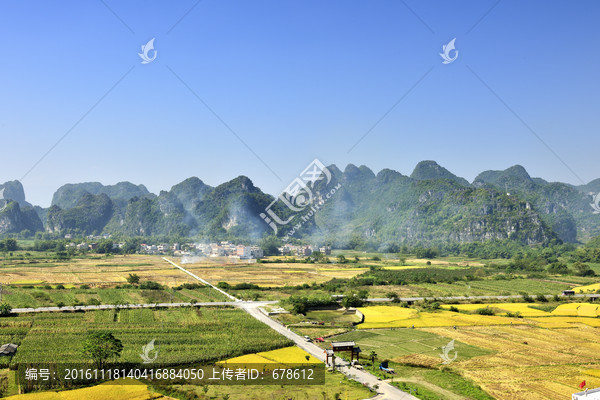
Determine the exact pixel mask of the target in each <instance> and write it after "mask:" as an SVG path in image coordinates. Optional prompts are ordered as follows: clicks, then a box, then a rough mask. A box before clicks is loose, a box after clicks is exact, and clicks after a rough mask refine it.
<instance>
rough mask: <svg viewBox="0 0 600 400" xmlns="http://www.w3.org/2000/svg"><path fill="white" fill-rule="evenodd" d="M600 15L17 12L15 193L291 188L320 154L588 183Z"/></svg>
mask: <svg viewBox="0 0 600 400" xmlns="http://www.w3.org/2000/svg"><path fill="white" fill-rule="evenodd" d="M599 19H600V3H599V2H597V1H591V0H590V1H577V2H573V1H548V0H543V1H527V2H523V1H509V0H500V1H497V0H490V1H487V0H486V1H484V0H471V1H416V0H405V1H404V2H403V1H402V0H390V1H387V0H376V1H375V0H370V1H367V0H362V1H355V0H350V1H349V0H330V1H322V0H303V1H291V0H290V1H280V0H270V1H262V0H229V1H216V0H202V1H199V2H198V1H197V0H190V1H187V0H186V1H184V0H180V1H166V0H156V1H151V2H150V1H134V0H128V1H116V0H104V2H103V1H100V0H85V1H81V0H73V1H60V2H59V1H27V0H24V1H18V2H17V1H2V2H0V59H1V64H0V68H1V71H2V73H1V74H0V90H1V92H0V93H1V95H0V139H1V142H0V143H1V144H0V149H1V152H0V154H1V159H2V163H1V167H0V182H4V181H7V180H12V179H21V178H23V177H24V179H23V180H22V182H23V184H24V186H25V191H26V195H27V198H28V200H29V201H30V202H32V203H34V204H39V205H42V206H48V205H49V204H50V201H51V197H52V194H53V192H54V191H55V190H56V189H57V188H58V187H59V186H61V185H62V184H64V183H76V182H85V181H99V182H102V183H104V184H114V183H116V182H119V181H124V180H128V181H131V182H133V183H136V184H139V183H143V184H145V185H146V186H147V187H148V189H149V190H151V191H153V192H155V193H157V192H158V191H159V190H168V189H169V188H170V187H171V186H172V185H174V184H176V183H178V182H180V181H182V180H183V179H185V178H188V177H190V176H198V177H199V178H200V179H202V180H203V181H204V182H206V183H208V184H210V185H217V184H220V183H222V182H225V181H227V180H230V179H232V178H234V177H236V176H238V175H242V174H243V175H247V176H248V177H250V178H251V179H252V180H253V181H254V183H255V184H256V185H257V186H259V187H260V188H262V189H263V190H265V191H266V192H269V193H271V194H277V193H279V192H280V191H281V189H283V188H284V187H285V186H287V184H288V183H289V182H290V181H291V180H292V179H293V178H294V177H295V176H297V175H298V173H299V172H300V171H302V170H303V169H304V167H305V166H306V165H308V164H309V163H310V161H311V160H313V159H314V158H319V159H320V160H321V161H323V162H324V163H325V164H336V165H337V166H338V167H340V168H341V169H343V168H344V167H345V166H346V164H348V163H353V164H355V165H361V164H364V165H367V166H368V167H370V168H371V169H373V170H374V171H375V172H376V173H377V172H378V171H379V170H381V169H383V168H391V169H395V170H397V171H400V172H401V173H403V174H407V175H408V174H410V173H411V172H412V169H413V168H414V166H415V164H416V163H417V162H419V161H421V160H425V159H432V160H436V161H437V162H438V163H440V164H441V165H443V166H444V167H446V168H448V169H449V170H450V171H452V172H454V173H455V174H457V175H459V176H463V177H465V178H466V179H468V180H469V181H472V180H473V178H474V177H475V176H476V175H477V174H478V173H479V172H481V171H484V170H488V169H504V168H507V167H509V166H511V165H514V164H521V165H523V166H524V167H525V168H526V169H527V170H528V171H529V173H530V174H531V175H532V176H541V177H543V178H545V179H547V180H552V181H563V182H569V183H573V184H581V182H580V181H579V179H578V178H577V177H576V175H577V176H579V177H580V178H581V180H582V181H584V182H588V181H590V180H592V179H595V178H598V177H600V171H598V168H597V165H598V163H599V162H600V155H599V151H600V137H599V135H598V126H599V122H600V113H599V112H598V110H599V109H600V107H599V106H600V100H599V96H598V93H599V92H600V91H599V89H600V84H599V80H598V69H599V65H600V52H599V51H598V47H599V45H598V43H599V39H600V35H599V33H600V25H599V24H598V20H599ZM152 38H155V42H154V47H155V50H156V51H157V54H156V55H157V57H156V59H155V60H154V61H153V62H151V63H149V64H145V65H144V64H141V61H142V60H141V59H140V57H139V56H138V53H139V52H140V51H141V49H140V48H141V45H143V44H145V43H146V42H148V41H149V40H150V39H152ZM453 38H456V42H455V43H456V49H457V50H458V58H457V59H456V61H454V62H452V63H450V64H447V65H444V64H442V61H443V60H442V58H441V57H440V55H439V53H440V52H442V45H444V44H446V43H448V42H449V41H450V40H451V39H453ZM149 55H150V56H152V55H153V52H150V53H149ZM453 55H454V52H452V53H451V56H453ZM192 91H193V92H194V93H192ZM199 98H200V99H201V100H202V101H203V102H204V104H203V103H202V101H200V100H199ZM399 100H400V101H399ZM398 101H399V102H398ZM396 103H397V104H396ZM394 104H396V106H395V107H394V108H393V109H391V108H392V106H394ZM207 106H208V107H210V109H212V110H213V112H214V113H213V112H211V111H210V110H209V109H208V108H207ZM390 109H391V111H389V110H390ZM511 110H512V111H511ZM388 111H389V113H387V112H388ZM386 113H387V115H386ZM515 114H516V115H515ZM384 115H385V117H384V118H383V119H381V118H382V116H384ZM517 116H518V117H517ZM380 119H381V121H380V122H379V124H378V125H377V126H376V127H375V128H374V129H372V130H371V131H370V133H369V134H368V135H367V136H366V137H364V139H363V140H362V141H361V142H360V143H359V144H357V145H356V146H355V147H353V148H352V150H351V151H350V149H351V147H352V146H353V145H354V144H355V143H356V142H357V141H358V140H359V139H360V138H361V137H362V136H363V135H364V134H365V133H366V132H368V131H369V130H370V129H371V128H372V127H373V125H374V124H375V123H376V122H377V121H378V120H380ZM72 127H74V128H72ZM228 127H229V128H228ZM528 127H529V128H528ZM71 128H72V129H71ZM232 131H233V132H234V133H235V134H234V133H232ZM532 131H533V132H532ZM67 132H68V134H67V135H66V136H64V135H65V134H66V133H67ZM236 135H237V137H236ZM535 135H537V136H539V138H541V140H543V142H544V143H546V145H547V146H548V147H549V148H550V149H552V151H553V152H554V153H555V154H553V152H552V151H551V150H549V149H548V148H547V147H546V146H545V145H544V144H543V143H542V142H541V141H540V139H538V138H537V137H536V136H535ZM63 136H64V139H63V140H62V141H61V142H60V143H58V145H57V146H56V147H54V149H53V150H52V151H50V152H49V153H48V154H47V156H46V157H45V158H43V159H42V160H41V161H40V162H39V163H38V164H37V165H36V163H37V162H38V161H39V160H40V158H42V156H43V155H44V154H45V153H46V152H48V150H49V149H51V148H52V146H54V145H55V144H56V143H57V141H58V140H59V139H60V138H61V137H63ZM240 139H241V140H240ZM242 141H243V142H244V143H246V145H247V146H246V145H244V144H243V143H242ZM557 156H558V157H560V159H562V160H563V161H564V163H565V164H566V165H567V166H568V167H567V166H565V165H564V164H563V163H562V162H561V161H560V160H559V159H558V158H557ZM265 164H266V165H265ZM34 165H36V166H35V168H33V169H32V170H31V171H30V172H29V173H27V172H28V171H29V170H30V169H31V168H32V166H34ZM569 168H570V169H571V170H572V171H573V172H574V173H575V174H574V173H573V172H572V171H570V170H569ZM24 175H25V176H24Z"/></svg>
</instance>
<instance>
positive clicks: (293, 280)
mask: <svg viewBox="0 0 600 400" xmlns="http://www.w3.org/2000/svg"><path fill="white" fill-rule="evenodd" d="M173 261H175V262H176V263H178V264H179V265H181V266H182V267H183V268H185V269H187V270H188V271H191V272H193V273H194V274H196V275H198V276H201V277H202V278H204V279H206V280H207V281H209V282H211V283H217V282H221V281H223V282H227V283H229V284H231V285H235V284H238V283H246V282H247V283H252V284H255V285H258V286H268V287H282V286H296V285H301V284H304V283H312V282H316V283H323V282H327V281H329V280H330V279H332V278H352V277H354V276H356V275H359V274H361V273H363V272H364V271H366V270H367V269H366V268H348V267H345V266H344V265H343V264H339V267H337V268H336V267H332V264H301V263H273V264H271V263H268V264H243V263H239V264H217V263H215V262H211V260H206V261H202V262H196V263H189V264H181V263H179V260H178V259H173Z"/></svg>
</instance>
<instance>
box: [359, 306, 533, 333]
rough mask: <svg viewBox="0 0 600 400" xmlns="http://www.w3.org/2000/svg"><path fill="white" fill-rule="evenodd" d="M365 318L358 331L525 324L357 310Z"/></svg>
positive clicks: (488, 318) (457, 315)
mask: <svg viewBox="0 0 600 400" xmlns="http://www.w3.org/2000/svg"><path fill="white" fill-rule="evenodd" d="M359 310H360V312H362V313H363V315H364V316H365V320H364V322H363V323H362V324H359V325H357V328H358V329H376V328H410V327H412V326H414V327H415V328H424V327H434V326H475V325H510V324H511V323H512V324H526V323H527V322H526V321H524V320H522V319H515V318H506V317H500V316H495V315H471V314H462V313H456V312H452V311H439V312H423V311H418V310H415V309H411V308H403V307H394V306H372V307H363V308H359Z"/></svg>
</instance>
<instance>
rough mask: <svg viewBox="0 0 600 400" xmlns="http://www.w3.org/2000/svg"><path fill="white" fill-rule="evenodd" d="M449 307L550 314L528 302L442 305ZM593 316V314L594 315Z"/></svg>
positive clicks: (531, 314)
mask: <svg viewBox="0 0 600 400" xmlns="http://www.w3.org/2000/svg"><path fill="white" fill-rule="evenodd" d="M450 307H456V308H458V309H459V310H460V311H468V312H474V311H476V310H479V309H480V308H486V307H489V308H491V309H493V310H494V311H497V312H496V314H504V315H506V313H509V312H510V313H516V312H519V313H521V315H522V316H523V317H544V316H550V315H552V314H550V313H549V312H546V311H542V310H538V309H535V308H531V307H529V303H488V304H453V305H448V304H444V305H442V308H444V309H449V308H450ZM594 316H595V315H594Z"/></svg>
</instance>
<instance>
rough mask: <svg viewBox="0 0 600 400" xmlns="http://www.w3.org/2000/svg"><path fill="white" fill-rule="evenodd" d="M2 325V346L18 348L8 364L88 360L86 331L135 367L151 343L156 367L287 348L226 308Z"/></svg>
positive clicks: (31, 319)
mask: <svg viewBox="0 0 600 400" xmlns="http://www.w3.org/2000/svg"><path fill="white" fill-rule="evenodd" d="M0 324H1V327H2V331H1V332H2V333H1V335H2V336H1V338H2V341H5V342H13V343H16V344H19V345H20V346H19V349H18V352H17V354H16V355H15V356H14V357H13V358H12V360H10V362H11V363H19V362H50V361H55V362H83V361H86V360H85V359H84V358H83V356H82V355H81V352H80V349H81V342H82V340H83V339H84V337H85V335H86V333H87V332H89V331H109V332H111V333H113V334H114V336H115V337H116V338H118V339H120V340H121V341H122V343H123V346H124V349H123V352H122V354H121V357H120V358H119V360H118V361H119V362H139V361H140V357H139V353H140V352H141V349H142V346H144V345H145V344H147V343H148V342H150V341H151V340H153V339H155V346H157V348H159V349H160V357H159V359H158V360H157V362H160V363H166V364H178V363H182V364H184V363H194V362H213V361H218V360H222V359H226V358H231V357H235V356H239V355H243V354H247V353H255V352H260V351H266V350H271V349H276V348H280V347H284V346H287V345H289V344H290V341H289V340H287V339H286V338H284V337H283V336H280V335H279V334H277V333H276V332H275V331H273V330H271V329H270V328H268V327H267V326H265V325H264V324H262V323H261V322H259V321H257V320H255V319H254V318H252V317H251V316H250V315H248V314H246V313H245V312H243V311H241V310H237V309H227V308H191V307H186V308H179V309H170V310H151V309H126V310H117V311H115V310H101V311H93V312H76V313H74V312H72V313H42V314H35V315H25V316H17V317H6V318H2V319H0ZM2 362H3V365H7V364H8V362H9V360H8V359H3V360H2Z"/></svg>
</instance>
